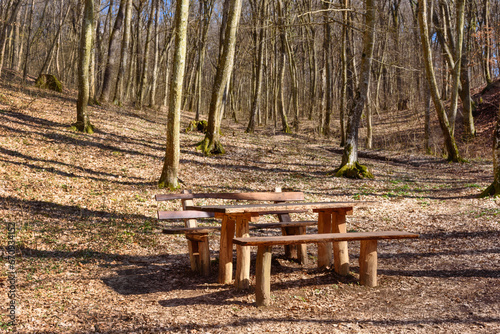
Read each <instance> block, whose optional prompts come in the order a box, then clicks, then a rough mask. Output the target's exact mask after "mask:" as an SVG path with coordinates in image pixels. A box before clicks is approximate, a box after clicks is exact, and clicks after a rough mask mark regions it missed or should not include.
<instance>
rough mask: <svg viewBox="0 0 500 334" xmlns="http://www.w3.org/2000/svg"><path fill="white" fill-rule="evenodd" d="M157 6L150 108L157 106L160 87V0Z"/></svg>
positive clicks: (157, 0) (156, 1)
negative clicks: (157, 91) (157, 94)
mask: <svg viewBox="0 0 500 334" xmlns="http://www.w3.org/2000/svg"><path fill="white" fill-rule="evenodd" d="M154 4H155V7H156V9H155V17H154V21H155V29H154V46H153V50H154V54H153V73H152V80H151V94H150V96H149V100H150V101H149V106H150V107H154V106H156V87H157V85H158V71H159V69H158V45H159V35H158V24H159V22H158V16H159V15H158V11H159V0H154Z"/></svg>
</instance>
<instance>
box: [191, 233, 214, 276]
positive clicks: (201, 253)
mask: <svg viewBox="0 0 500 334" xmlns="http://www.w3.org/2000/svg"><path fill="white" fill-rule="evenodd" d="M186 239H188V247H189V259H190V261H191V270H193V271H195V272H199V273H201V274H202V275H204V276H208V275H209V274H210V248H209V246H208V234H199V233H189V234H186Z"/></svg>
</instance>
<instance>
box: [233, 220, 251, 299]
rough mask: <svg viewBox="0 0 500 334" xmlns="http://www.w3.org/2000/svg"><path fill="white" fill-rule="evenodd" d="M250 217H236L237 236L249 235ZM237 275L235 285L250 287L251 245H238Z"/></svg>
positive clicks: (239, 287) (237, 286)
mask: <svg viewBox="0 0 500 334" xmlns="http://www.w3.org/2000/svg"><path fill="white" fill-rule="evenodd" d="M249 219H250V217H246V216H238V217H237V219H236V236H237V237H243V238H246V237H249V236H250V230H249V227H248V220H249ZM236 257H237V259H236V277H235V280H234V285H235V286H236V288H237V289H238V290H244V289H248V288H249V287H250V247H249V246H238V245H237V246H236Z"/></svg>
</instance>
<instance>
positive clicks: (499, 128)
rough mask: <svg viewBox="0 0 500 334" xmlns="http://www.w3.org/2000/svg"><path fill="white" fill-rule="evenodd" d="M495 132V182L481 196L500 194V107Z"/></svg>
mask: <svg viewBox="0 0 500 334" xmlns="http://www.w3.org/2000/svg"><path fill="white" fill-rule="evenodd" d="M496 123H497V124H496V127H495V131H494V133H493V183H492V184H491V185H490V186H489V187H488V188H486V189H485V190H484V191H483V192H482V193H481V195H480V197H487V196H500V109H498V111H497V122H496Z"/></svg>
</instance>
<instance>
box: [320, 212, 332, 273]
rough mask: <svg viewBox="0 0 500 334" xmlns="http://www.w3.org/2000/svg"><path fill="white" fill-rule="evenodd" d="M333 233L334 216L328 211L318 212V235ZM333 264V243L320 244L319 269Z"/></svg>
mask: <svg viewBox="0 0 500 334" xmlns="http://www.w3.org/2000/svg"><path fill="white" fill-rule="evenodd" d="M331 232H332V215H331V212H328V211H318V233H331ZM331 263H332V243H331V242H320V243H318V268H326V267H328V266H330V264H331Z"/></svg>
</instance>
